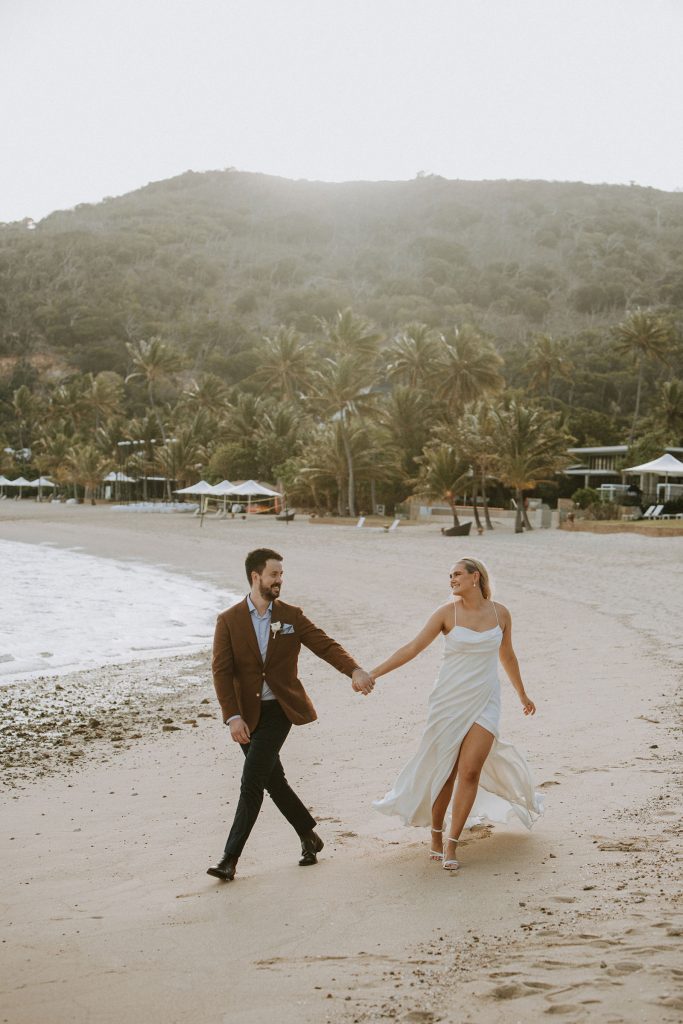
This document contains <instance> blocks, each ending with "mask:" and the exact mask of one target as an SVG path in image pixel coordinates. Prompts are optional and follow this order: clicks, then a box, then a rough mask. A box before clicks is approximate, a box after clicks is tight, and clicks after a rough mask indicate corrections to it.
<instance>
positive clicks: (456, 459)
mask: <svg viewBox="0 0 683 1024" xmlns="http://www.w3.org/2000/svg"><path fill="white" fill-rule="evenodd" d="M419 461H420V464H421V465H420V473H419V475H418V477H417V480H416V481H415V493H416V494H426V495H429V496H430V497H435V498H445V499H446V500H447V501H448V504H449V505H450V507H451V512H452V513H453V525H454V526H459V525H460V520H459V519H458V512H457V508H456V499H457V496H458V493H459V492H461V491H463V490H465V489H466V488H467V486H468V485H469V483H470V479H471V469H470V464H469V462H468V461H467V459H465V458H463V456H462V455H461V454H460V452H458V451H456V449H455V448H454V447H453V445H450V444H445V443H444V442H439V443H436V444H433V445H429V446H428V447H427V448H425V450H424V453H423V454H422V456H421V457H420V459H419Z"/></svg>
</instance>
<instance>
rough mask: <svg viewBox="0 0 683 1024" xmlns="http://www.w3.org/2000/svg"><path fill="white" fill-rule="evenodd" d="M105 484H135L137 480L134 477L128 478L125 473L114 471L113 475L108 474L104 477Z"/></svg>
mask: <svg viewBox="0 0 683 1024" xmlns="http://www.w3.org/2000/svg"><path fill="white" fill-rule="evenodd" d="M102 480H103V482H104V483H105V484H112V483H120V484H134V483H135V480H134V479H133V477H132V476H126V474H125V473H115V472H114V471H113V470H112V472H111V473H107V475H106V476H103V477H102Z"/></svg>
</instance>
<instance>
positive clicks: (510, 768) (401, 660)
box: [370, 558, 543, 871]
mask: <svg viewBox="0 0 683 1024" xmlns="http://www.w3.org/2000/svg"><path fill="white" fill-rule="evenodd" d="M450 581H451V591H452V594H453V600H452V601H448V602H447V603H446V604H444V605H442V606H441V607H440V608H437V610H436V611H435V612H434V614H433V615H432V616H431V618H430V619H428V621H427V624H426V625H425V626H424V628H423V629H422V630H420V632H419V633H418V634H417V636H416V637H415V639H414V640H412V641H411V642H410V643H409V644H406V645H405V646H404V647H399V649H398V650H397V651H395V652H394V654H392V655H391V656H390V657H389V658H387V660H386V661H383V662H382V664H381V665H378V666H377V668H375V669H373V670H371V672H370V674H371V675H372V676H373V678H377V677H378V676H383V675H386V673H387V672H392V671H393V670H394V669H396V668H399V667H400V666H401V665H405V664H406V662H408V661H412V659H413V658H415V657H416V656H417V655H418V654H419V653H420V651H423V650H424V649H425V647H428V646H429V644H430V643H431V642H432V640H434V639H435V637H437V636H438V635H439V633H443V635H444V656H443V662H442V665H441V669H440V671H439V675H438V677H437V680H436V683H435V684H434V689H433V690H432V693H431V696H430V698H429V714H428V717H427V725H426V727H425V731H424V734H423V736H422V741H421V743H420V746H419V748H418V751H417V753H416V754H415V756H414V757H413V758H412V760H411V761H409V762H408V764H407V765H406V766H405V768H403V770H402V771H401V773H400V775H399V776H398V778H397V780H396V782H395V784H394V787H393V789H392V790H391V791H390V792H389V793H387V795H386V796H385V797H384V798H383V799H382V800H375V801H374V806H375V807H376V808H377V810H378V811H381V812H382V813H383V814H398V815H400V817H401V818H402V819H403V821H404V822H405V824H406V825H428V824H431V827H432V841H431V847H430V858H431V859H432V860H438V861H443V867H444V868H446V869H447V870H449V871H454V870H457V868H458V867H459V866H460V865H459V864H458V861H457V860H456V846H457V842H458V839H459V838H460V833H461V832H462V830H463V828H464V827H465V825H466V824H467V823H468V822H469V823H470V824H474V822H475V821H477V820H481V818H488V819H490V820H493V821H506V820H507V819H508V818H509V817H510V816H512V815H516V816H517V817H518V818H519V820H520V821H521V822H522V823H523V824H524V825H526V827H527V828H531V826H532V824H533V822H534V820H535V819H536V818H537V817H538V816H539V814H542V813H543V803H542V799H541V796H540V794H539V793H535V792H534V789H533V783H532V779H531V775H530V772H529V768H528V766H527V764H526V761H525V760H524V758H523V756H522V755H521V754H520V752H519V751H518V750H516V749H515V748H514V747H513V746H512V745H511V744H509V743H504V742H502V741H501V740H499V739H498V726H499V721H500V683H499V681H498V666H497V663H498V658H500V661H501V662H502V665H503V668H504V669H505V671H506V673H507V675H508V676H509V678H510V682H511V683H512V685H513V686H514V688H515V690H516V691H517V695H518V697H519V699H520V701H521V703H522V708H523V710H524V714H525V715H534V714H535V713H536V705H535V704H534V702H533V701H532V700H531V699H530V698H529V697H528V696H527V694H526V691H525V689H524V684H523V682H522V677H521V674H520V671H519V664H518V662H517V658H516V656H515V652H514V650H513V647H512V620H511V617H510V613H509V611H508V610H507V608H505V607H504V606H503V605H502V604H496V603H495V602H494V601H492V600H491V584H490V582H489V575H488V572H487V570H486V568H485V566H484V565H483V564H482V563H481V562H478V561H477V560H476V559H474V558H463V559H461V560H460V561H459V562H456V564H455V565H454V566H453V568H452V569H451V573H450ZM456 782H457V786H456ZM454 787H455V799H454V800H453V809H452V813H451V823H450V828H449V830H448V834H447V838H446V842H445V844H444V842H443V836H442V830H443V826H444V823H445V818H446V812H447V810H448V805H449V804H450V802H451V796H452V795H453V788H454Z"/></svg>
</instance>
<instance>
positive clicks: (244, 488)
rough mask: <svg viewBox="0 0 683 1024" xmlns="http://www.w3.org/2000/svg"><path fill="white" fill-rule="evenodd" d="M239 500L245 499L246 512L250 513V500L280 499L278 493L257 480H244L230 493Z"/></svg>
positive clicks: (280, 495)
mask: <svg viewBox="0 0 683 1024" xmlns="http://www.w3.org/2000/svg"><path fill="white" fill-rule="evenodd" d="M230 493H231V494H234V495H235V496H236V497H239V498H246V499H247V512H249V511H251V499H252V498H281V497H282V494H281V493H280V491H274V490H272V488H270V487H266V486H265V485H264V484H260V483H259V482H258V481H257V480H245V481H244V483H243V484H237V486H236V487H234V488H233V490H232V491H231V492H230Z"/></svg>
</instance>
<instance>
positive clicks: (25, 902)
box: [0, 502, 683, 1024]
mask: <svg viewBox="0 0 683 1024" xmlns="http://www.w3.org/2000/svg"><path fill="white" fill-rule="evenodd" d="M5 506H8V507H5ZM0 539H2V540H6V541H21V542H23V543H34V544H41V543H43V544H44V543H46V542H47V543H50V544H51V545H56V546H58V547H59V548H64V549H69V548H78V549H79V550H81V551H82V552H84V553H86V554H89V555H95V556H99V557H104V558H110V559H125V560H131V559H132V560H135V561H139V562H141V563H145V564H149V565H153V566H161V567H164V568H166V569H169V570H172V571H174V572H177V573H181V574H185V575H187V576H188V577H191V578H193V579H196V580H201V581H204V582H208V583H212V584H213V585H215V586H216V587H220V588H221V589H228V590H235V589H236V590H238V591H239V590H245V589H246V585H245V584H246V580H244V576H243V560H244V555H245V553H246V552H247V551H248V550H249V549H250V548H253V547H256V546H261V545H269V546H274V547H275V548H276V549H278V550H280V551H281V552H282V553H283V554H284V557H285V586H284V589H283V599H284V600H286V601H289V602H292V603H294V604H300V605H302V606H303V608H304V609H305V611H306V613H307V614H308V615H309V617H311V618H312V619H314V621H316V622H317V623H318V624H319V625H320V626H321V627H322V628H323V629H325V630H326V631H327V632H328V633H330V634H331V635H332V636H334V637H335V638H336V639H338V640H339V641H340V642H341V643H342V644H343V645H344V646H345V647H347V649H348V650H349V651H350V652H351V653H352V654H353V655H354V657H355V658H356V659H357V660H358V661H359V662H360V663H361V664H363V665H364V666H366V667H370V666H371V665H372V664H374V663H376V662H377V661H378V660H379V659H380V658H382V657H384V656H386V655H387V654H388V653H389V652H390V651H391V650H393V649H394V648H395V647H396V646H398V645H399V644H400V643H402V642H405V641H406V640H408V639H409V638H411V636H412V635H413V634H414V633H415V632H416V631H417V629H418V628H419V626H420V625H421V624H422V623H423V621H424V620H425V619H426V618H427V616H428V614H429V613H430V612H431V611H432V610H433V608H434V607H435V606H436V605H437V604H438V603H440V602H441V601H442V600H443V599H444V598H445V597H446V596H447V594H448V588H447V583H448V569H449V567H450V565H451V564H452V562H453V561H454V560H456V559H457V558H458V557H460V556H462V555H463V554H472V555H474V556H475V557H477V558H481V559H482V560H484V561H485V562H486V563H487V565H488V566H489V568H490V570H491V572H492V575H493V580H494V587H495V596H496V598H497V599H498V600H500V601H502V602H503V603H504V604H506V605H507V606H508V607H509V608H510V610H511V612H512V615H513V620H514V638H515V647H516V650H517V653H518V656H519V658H520V662H521V666H522V671H523V675H524V678H525V682H526V687H527V690H528V692H529V694H530V696H531V697H532V698H533V699H534V700H535V701H536V703H537V705H538V714H537V715H536V717H535V718H534V719H532V720H529V719H525V718H524V716H523V714H522V713H521V710H520V708H519V706H518V704H517V702H516V697H515V694H514V691H513V690H512V687H511V686H509V684H507V682H506V681H503V725H502V729H501V735H502V736H503V737H504V738H506V739H509V740H510V741H512V742H514V743H516V744H518V745H519V746H520V747H521V748H522V749H523V750H524V751H525V752H526V753H527V755H528V760H529V763H530V765H531V766H532V769H533V771H534V773H535V776H536V779H537V782H538V785H539V787H541V789H542V791H543V793H544V795H545V800H546V813H545V815H544V817H543V818H542V819H541V820H540V821H539V822H538V823H537V825H536V826H535V828H534V830H533V832H532V833H530V834H529V833H527V832H525V831H524V830H523V829H522V828H521V827H516V826H513V825H510V826H509V827H507V826H500V825H498V826H496V827H495V828H492V827H486V826H482V827H478V828H476V829H474V830H472V831H471V832H469V833H466V834H465V838H464V842H463V844H462V847H461V848H460V851H459V852H460V853H461V854H462V856H461V857H460V859H461V862H462V865H463V867H462V870H461V871H460V872H459V873H458V874H457V875H456V876H455V877H449V876H448V875H447V874H446V872H444V871H442V870H441V869H440V868H439V866H438V865H435V864H433V863H430V862H429V861H428V858H427V855H426V849H427V842H428V833H427V831H426V830H421V829H409V828H405V827H403V826H402V825H401V824H400V822H399V821H398V819H388V818H385V817H384V816H382V815H379V814H377V813H376V812H374V811H373V809H372V807H371V801H372V800H373V799H375V798H376V797H379V796H382V795H383V794H384V792H385V791H386V790H387V789H388V788H389V785H390V784H391V782H392V781H393V778H394V776H395V774H396V772H397V770H398V768H399V767H400V766H401V765H402V764H403V762H404V761H405V760H406V759H407V758H408V756H409V755H410V753H411V752H412V750H413V749H414V747H415V745H416V744H417V741H418V738H419V735H420V731H421V726H422V723H423V721H424V717H425V706H426V701H427V697H428V694H429V690H430V688H431V685H432V682H433V680H434V677H435V675H436V671H437V667H438V664H439V661H440V656H441V645H440V642H439V641H437V642H436V643H435V644H433V645H432V647H431V648H430V649H429V650H428V651H426V652H425V653H424V654H422V655H421V656H420V658H419V659H418V660H416V661H415V662H413V663H411V664H410V665H407V666H405V667H404V668H403V669H401V670H399V671H398V672H396V673H395V674H393V675H391V676H388V677H386V678H385V679H381V680H380V681H379V682H378V684H377V687H376V690H375V692H374V693H373V695H372V696H371V697H369V698H362V697H360V696H359V695H356V694H354V693H352V691H351V687H350V684H349V682H348V680H346V679H345V678H344V677H342V676H340V675H338V674H337V673H335V672H334V670H333V669H331V668H330V667H329V666H327V665H325V664H324V663H322V662H320V661H318V660H317V659H315V658H314V657H312V656H311V655H310V654H308V653H307V652H304V653H303V656H302V659H301V661H300V667H301V670H302V675H301V678H302V680H303V682H304V684H305V686H306V688H307V689H308V691H309V693H310V694H311V696H312V698H313V701H314V703H315V705H316V707H317V710H318V714H319V716H320V717H319V721H318V722H316V723H315V724H313V725H309V726H305V727H302V728H297V729H293V730H292V732H291V734H290V737H289V739H288V740H287V743H286V745H285V748H284V752H283V762H284V764H285V768H286V769H287V774H288V777H289V778H290V780H291V781H292V783H293V785H294V787H295V788H296V789H297V791H299V792H300V794H301V795H302V797H303V798H304V799H305V800H306V801H307V802H308V804H309V806H310V807H311V809H312V812H313V814H314V815H315V816H316V817H317V818H318V820H319V822H320V828H319V831H320V833H321V835H322V836H323V838H324V839H325V842H326V847H325V850H324V852H323V854H322V855H321V858H320V863H319V864H318V865H317V866H316V867H315V868H312V869H310V870H308V871H302V870H300V869H299V868H298V866H297V858H298V855H299V850H298V843H297V841H296V837H295V836H294V834H293V833H292V832H291V829H290V828H289V827H288V826H287V824H286V822H284V820H283V819H282V818H281V817H280V816H279V815H278V813H277V812H276V811H275V809H274V808H273V807H272V805H270V804H269V802H266V804H264V810H263V813H262V815H261V818H260V819H259V822H258V823H257V826H256V829H255V830H254V833H253V835H252V837H251V839H250V842H249V844H248V846H247V848H246V850H245V853H244V856H243V858H242V859H241V860H240V864H239V874H238V878H237V880H236V881H235V882H234V883H231V884H229V885H226V884H220V883H217V882H216V881H215V880H213V879H211V878H210V877H208V876H206V874H205V871H206V867H207V866H208V865H209V864H210V863H211V862H213V861H215V859H216V857H217V856H218V855H220V852H221V850H222V847H223V844H224V841H225V836H226V834H227V829H228V827H229V823H230V820H231V815H232V813H233V811H234V807H235V803H236V797H237V791H238V784H239V775H240V772H241V767H242V764H241V762H242V755H241V753H240V751H239V749H238V748H237V746H236V745H235V744H233V743H232V742H231V741H230V739H229V736H228V733H227V731H226V730H225V728H224V727H223V725H222V724H221V720H220V716H219V713H218V705H217V703H216V701H215V696H214V692H213V685H212V682H211V677H210V671H209V652H208V651H204V652H201V653H199V654H197V653H193V654H190V655H177V656H173V657H164V658H160V659H158V660H146V661H144V662H134V663H131V664H125V665H124V664H122V665H115V664H114V665H111V664H110V665H107V666H106V667H103V668H102V669H99V670H96V671H92V670H88V671H86V672H76V673H70V674H66V675H62V676H60V677H58V678H57V677H55V678H51V677H47V676H46V677H43V678H39V679H32V680H27V681H23V682H19V683H16V684H12V685H5V686H3V687H2V688H1V689H0V701H1V702H2V707H3V718H2V725H3V733H2V736H3V749H2V766H3V774H2V779H3V788H2V792H1V793H0V800H1V806H2V820H3V829H2V836H1V838H0V842H1V843H2V863H3V872H2V883H1V885H2V895H1V902H2V915H1V916H2V947H1V948H2V969H1V981H0V1005H1V1007H2V1012H0V1021H2V1022H3V1024H38V1022H39V1024H81V1022H82V1024H86V1022H87V1024H92V1022H97V1024H110V1022H111V1024H114V1022H116V1024H118V1022H120V1021H121V1020H125V1021H130V1022H145V1024H157V1022H159V1024H162V1022H163V1024H169V1022H178V1024H180V1022H183V1024H223V1022H230V1024H232V1022H239V1024H269V1022H271V1021H273V1022H278V1024H295V1022H296V1024H302V1022H303V1024H308V1022H311V1024H312V1022H330V1024H353V1022H355V1024H360V1022H374V1021H380V1020H396V1021H404V1022H413V1024H420V1022H423V1024H431V1022H436V1021H445V1022H451V1024H460V1022H472V1024H489V1022H491V1024H493V1022H494V1021H495V1022H496V1024H498V1022H502V1024H513V1022H517V1021H523V1020H524V1021H528V1020H536V1019H538V1020H542V1019H545V1014H551V1015H555V1014H557V1015H560V1016H561V1017H562V1018H563V1019H564V1020H566V1021H591V1022H593V1021H595V1022H600V1024H602V1022H604V1024H608V1022H609V1024H613V1022H614V1024H616V1022H621V1021H624V1022H634V1024H635V1022H649V1021H652V1022H655V1021H657V1022H668V1021H671V1022H674V1021H678V1020H680V1017H681V1011H682V1010H683V989H682V987H681V979H682V978H683V971H681V969H680V936H681V933H682V928H683V923H682V919H681V915H680V861H679V860H677V849H678V848H679V846H680V832H681V829H680V821H681V810H682V807H683V801H682V800H681V790H680V760H679V759H677V753H678V751H679V750H680V745H679V737H680V731H679V726H680V721H679V716H678V707H677V697H678V696H679V695H678V694H677V685H678V684H679V682H680V678H681V669H682V667H683V634H682V633H681V622H682V621H683V538H680V537H668V538H664V537H645V536H632V535H625V534H615V535H608V536H601V535H597V534H588V533H579V532H576V533H568V532H565V531H559V530H553V531H550V530H544V531H541V530H537V531H534V532H533V533H531V534H526V535H524V536H521V537H516V536H514V534H513V533H512V532H511V530H510V527H509V526H504V527H501V528H499V529H497V530H496V531H494V532H493V533H489V534H486V535H484V536H483V537H473V538H469V539H466V540H465V541H464V543H463V542H462V541H461V540H459V539H457V538H444V537H442V536H441V535H440V533H439V530H438V528H437V527H436V526H417V527H410V528H408V527H404V528H399V529H398V530H396V531H395V532H394V533H392V534H386V533H384V531H381V530H356V529H354V528H349V527H322V526H316V527H315V528H314V527H312V526H310V525H309V524H307V523H306V522H298V521H295V522H294V523H292V524H290V525H287V526H285V525H284V524H281V523H275V522H272V521H268V520H265V519H260V520H258V519H257V520H254V521H249V522H243V521H241V520H234V521H233V520H228V521H217V520H211V519H209V520H207V521H206V522H205V523H204V525H203V527H201V528H200V525H199V522H198V521H197V520H196V519H193V518H192V517H189V516H171V515H168V516H158V515H139V514H133V513H130V514H129V513H117V512H114V511H112V510H111V509H107V508H105V507H99V506H98V507H95V508H92V507H87V506H76V507H69V508H67V507H64V506H53V505H47V504H45V505H38V504H32V503H27V502H21V503H18V502H17V503H14V502H5V503H3V506H2V507H0ZM3 584H4V587H8V586H9V587H11V582H8V581H7V580H4V581H3ZM219 610H220V608H217V609H216V611H217V612H218V611H219ZM83 628H84V629H85V630H87V628H88V627H87V621H84V623H83ZM35 629H36V631H40V621H39V620H38V621H36V623H35Z"/></svg>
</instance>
